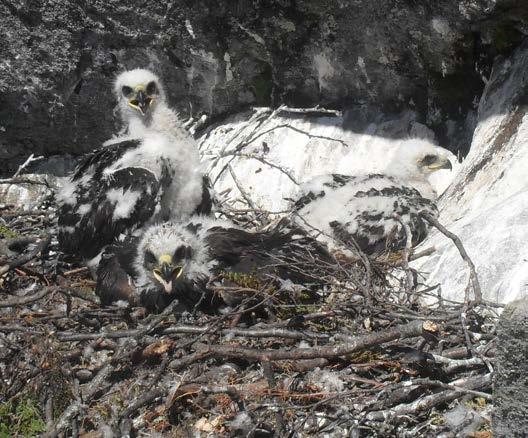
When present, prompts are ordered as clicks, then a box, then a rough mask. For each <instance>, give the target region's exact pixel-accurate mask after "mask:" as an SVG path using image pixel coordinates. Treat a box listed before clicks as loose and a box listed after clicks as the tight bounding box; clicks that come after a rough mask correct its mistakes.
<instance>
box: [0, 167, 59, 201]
mask: <svg viewBox="0 0 528 438" xmlns="http://www.w3.org/2000/svg"><path fill="white" fill-rule="evenodd" d="M20 178H21V179H24V180H30V181H36V182H37V184H25V183H17V184H0V204H5V205H14V206H16V208H18V209H22V210H32V209H36V208H38V206H39V205H40V204H42V203H43V202H44V201H45V200H46V198H48V197H49V196H50V195H51V194H52V191H53V190H54V189H55V188H56V187H57V185H58V178H56V177H54V176H51V175H41V174H24V175H21V176H20ZM46 184H47V185H46Z"/></svg>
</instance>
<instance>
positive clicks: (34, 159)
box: [13, 154, 44, 178]
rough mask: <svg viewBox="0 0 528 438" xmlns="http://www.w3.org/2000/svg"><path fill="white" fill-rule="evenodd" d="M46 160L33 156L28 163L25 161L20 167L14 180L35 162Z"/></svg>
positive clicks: (28, 159)
mask: <svg viewBox="0 0 528 438" xmlns="http://www.w3.org/2000/svg"><path fill="white" fill-rule="evenodd" d="M43 159H44V156H42V155H41V156H40V157H35V154H31V155H30V156H29V157H28V158H27V160H26V161H24V162H23V163H22V164H21V165H20V166H18V169H17V171H16V172H15V173H14V174H13V178H16V177H17V176H18V175H20V173H21V172H22V171H23V170H24V169H25V168H26V167H27V166H29V165H30V164H31V163H33V162H35V161H40V160H43Z"/></svg>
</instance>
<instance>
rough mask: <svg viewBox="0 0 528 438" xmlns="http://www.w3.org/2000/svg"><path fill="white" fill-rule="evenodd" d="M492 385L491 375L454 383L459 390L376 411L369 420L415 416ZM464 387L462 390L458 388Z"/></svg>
mask: <svg viewBox="0 0 528 438" xmlns="http://www.w3.org/2000/svg"><path fill="white" fill-rule="evenodd" d="M490 385H491V374H486V375H484V376H476V377H469V378H468V379H465V380H464V381H453V382H451V384H450V386H454V387H457V389H450V390H447V391H442V392H438V393H436V394H432V395H428V396H425V397H422V398H419V399H418V400H416V401H414V402H412V403H409V404H401V405H398V406H395V407H393V408H390V409H387V410H385V411H374V412H370V413H368V414H367V417H366V418H367V420H370V421H388V420H392V419H393V418H395V417H401V416H404V415H410V414H415V413H416V412H418V411H424V410H427V409H431V408H433V407H434V406H438V405H440V404H444V403H447V402H449V401H451V400H454V399H456V398H458V397H460V395H462V394H464V393H466V392H467V390H474V389H478V388H485V387H488V386H490ZM459 386H462V387H461V388H458V387H459Z"/></svg>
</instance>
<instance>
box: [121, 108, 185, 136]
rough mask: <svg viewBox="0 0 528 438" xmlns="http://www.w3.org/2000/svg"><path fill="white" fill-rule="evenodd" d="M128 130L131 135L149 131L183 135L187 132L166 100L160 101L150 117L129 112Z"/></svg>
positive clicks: (143, 133) (139, 134) (144, 133)
mask: <svg viewBox="0 0 528 438" xmlns="http://www.w3.org/2000/svg"><path fill="white" fill-rule="evenodd" d="M125 120H126V121H127V122H128V132H129V135H130V136H131V137H143V136H145V135H146V134H148V133H152V132H162V133H165V134H170V135H173V136H177V137H178V136H181V135H182V133H184V132H185V129H184V128H183V126H182V123H181V121H180V119H179V118H178V115H177V114H176V113H175V112H174V111H172V110H171V109H170V108H169V107H168V106H167V104H166V103H165V102H158V104H157V105H156V108H155V109H154V110H153V112H152V114H151V116H150V117H144V116H141V115H139V114H130V113H128V114H127V117H126V118H125Z"/></svg>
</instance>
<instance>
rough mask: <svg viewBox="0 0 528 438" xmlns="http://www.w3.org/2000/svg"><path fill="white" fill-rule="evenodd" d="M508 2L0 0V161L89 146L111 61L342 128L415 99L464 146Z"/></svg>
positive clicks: (229, 104) (99, 126) (187, 88)
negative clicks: (298, 110) (331, 119)
mask: <svg viewBox="0 0 528 438" xmlns="http://www.w3.org/2000/svg"><path fill="white" fill-rule="evenodd" d="M527 11H528V8H527V7H526V5H525V4H524V2H522V1H515V0H464V1H454V0H441V1H435V2H415V1H408V0H406V1H404V0H390V1H386V0H303V1H296V2H294V1H289V0H268V1H261V0H237V1H233V0H219V1H217V2H213V3H211V2H207V1H205V0H197V1H186V2H181V1H178V2H176V1H173V2H159V1H138V0H132V1H131V0H127V1H124V0H107V1H104V2H103V1H92V2H66V1H63V2H57V1H53V0H5V1H3V2H2V3H1V4H0V15H1V16H2V20H1V21H0V33H1V35H2V42H1V44H0V100H1V101H2V105H0V159H1V165H0V172H3V173H8V172H9V171H11V170H12V169H13V168H14V167H16V165H17V164H18V162H19V161H21V160H22V159H23V158H24V156H27V155H29V154H30V153H35V154H38V155H41V154H44V155H52V154H61V153H64V152H70V153H73V154H80V153H83V152H86V151H88V150H91V149H92V148H93V147H94V146H97V145H99V144H100V142H101V141H103V140H105V139H106V138H108V137H109V136H110V135H111V134H112V133H114V132H115V130H116V129H117V126H116V122H115V117H114V115H115V114H114V112H113V111H114V106H115V102H114V100H113V97H112V96H111V94H110V93H109V89H110V84H111V82H112V79H113V77H114V76H115V73H116V72H117V71H120V70H122V69H125V68H133V67H138V66H142V67H147V68H152V69H154V70H155V71H156V72H158V73H160V74H161V76H162V77H163V79H164V81H165V83H166V85H167V87H166V88H167V89H168V97H169V100H170V102H171V104H173V105H175V106H177V107H178V108H179V109H180V110H181V111H183V112H184V113H186V114H188V113H189V111H190V108H191V107H192V112H193V114H199V113H206V114H208V115H209V116H213V117H214V116H218V115H220V114H224V113H231V112H233V111H236V110H238V109H240V107H241V106H246V105H270V104H271V105H278V104H280V103H286V104H289V105H293V106H311V105H315V104H323V105H326V106H331V107H336V108H339V109H343V108H348V109H350V110H351V112H352V114H353V117H351V118H350V120H349V123H348V124H347V126H346V127H347V129H351V130H359V131H362V130H364V128H365V126H366V125H368V123H370V122H373V121H376V120H377V118H379V116H380V115H383V114H399V113H401V112H402V111H407V110H412V111H413V112H415V114H416V115H417V118H418V121H419V122H421V123H423V124H426V125H427V126H428V127H429V128H431V129H432V130H433V131H434V132H435V134H436V136H437V138H438V139H439V141H440V143H442V144H445V145H447V146H448V147H449V148H450V149H451V150H452V151H455V152H456V151H460V152H461V153H462V154H464V153H465V152H466V151H467V149H468V145H469V139H470V138H471V132H472V129H473V127H474V112H475V109H476V104H477V102H478V97H479V96H480V94H481V92H482V88H483V81H482V79H481V75H484V76H486V75H487V74H488V67H489V65H490V59H491V58H492V57H493V56H494V55H495V54H497V53H503V52H507V51H509V50H510V49H511V47H512V46H514V45H516V44H517V43H518V41H519V40H520V38H521V37H522V36H523V32H524V31H525V29H526V22H527V17H528V12H527Z"/></svg>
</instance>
